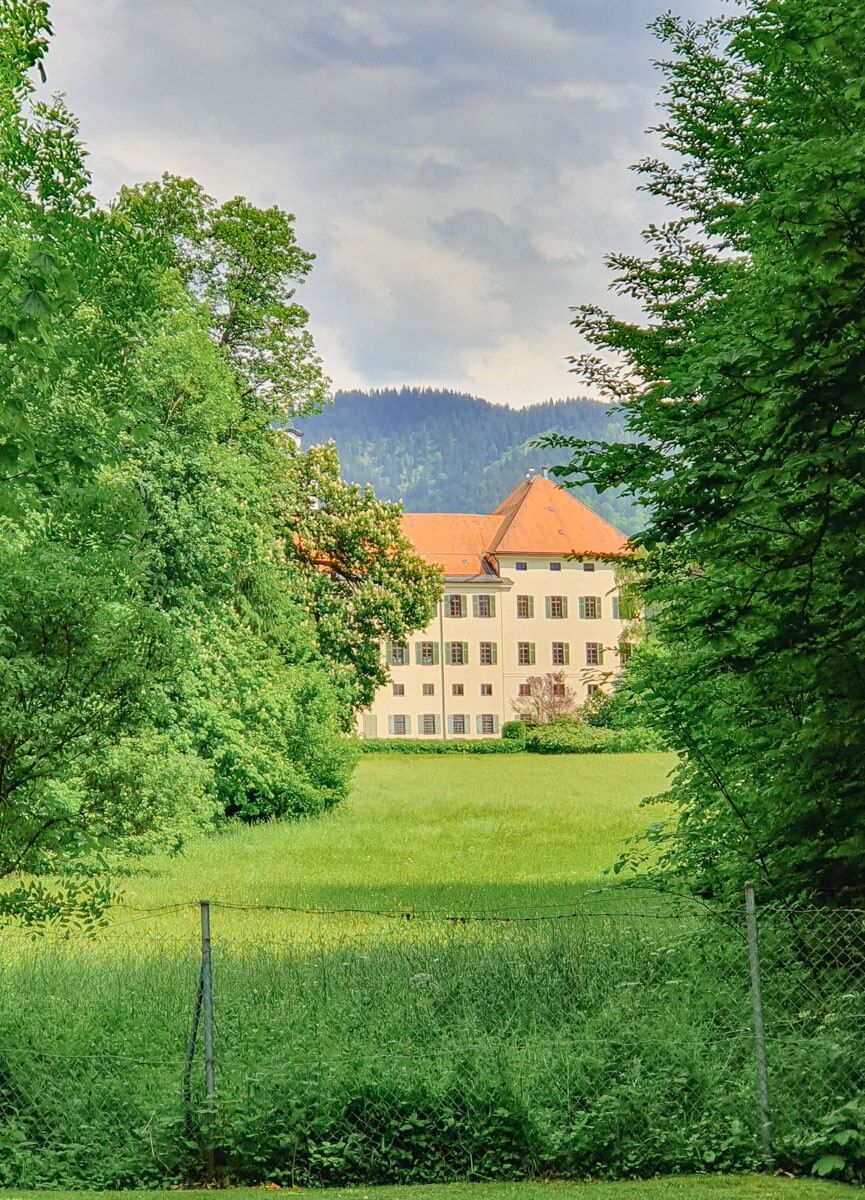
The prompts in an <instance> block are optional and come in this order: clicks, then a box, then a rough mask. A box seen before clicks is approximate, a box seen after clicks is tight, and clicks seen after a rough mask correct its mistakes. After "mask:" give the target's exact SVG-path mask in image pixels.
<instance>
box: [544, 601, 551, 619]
mask: <svg viewBox="0 0 865 1200" xmlns="http://www.w3.org/2000/svg"><path fill="white" fill-rule="evenodd" d="M544 609H545V613H544V615H545V616H546V618H547V620H549V619H550V617H551V616H552V615H553V598H552V596H544Z"/></svg>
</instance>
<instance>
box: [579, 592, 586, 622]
mask: <svg viewBox="0 0 865 1200" xmlns="http://www.w3.org/2000/svg"><path fill="white" fill-rule="evenodd" d="M585 615H586V597H585V596H580V616H581V617H585Z"/></svg>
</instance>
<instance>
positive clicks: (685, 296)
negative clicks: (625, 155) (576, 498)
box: [567, 0, 865, 897]
mask: <svg viewBox="0 0 865 1200" xmlns="http://www.w3.org/2000/svg"><path fill="white" fill-rule="evenodd" d="M656 31H657V33H658V35H659V36H660V37H661V39H662V40H663V42H664V43H665V45H666V47H667V53H668V57H667V61H666V62H664V63H663V64H662V66H661V70H662V71H663V76H664V87H663V91H664V101H665V106H666V119H665V120H664V121H663V123H662V124H661V126H660V131H659V132H660V137H661V140H662V142H663V145H664V147H665V149H666V151H667V154H666V156H662V157H658V158H653V159H648V160H646V161H645V162H643V163H641V164H640V165H639V168H638V169H639V171H640V172H641V174H642V177H643V181H644V182H643V186H644V187H645V188H646V189H647V190H648V191H650V192H651V193H653V194H654V195H657V196H659V197H662V198H663V199H664V200H666V201H667V202H668V203H669V204H671V205H673V206H674V207H675V208H677V209H678V213H677V215H676V216H675V217H674V218H673V219H672V220H671V221H669V222H668V223H667V224H665V225H662V226H652V227H650V228H649V229H648V230H647V231H646V232H645V235H644V237H645V242H646V247H647V250H646V255H645V257H636V256H635V257H631V256H624V255H613V256H611V258H610V260H609V261H610V265H611V267H612V270H613V272H614V274H615V288H616V290H617V291H619V292H620V293H622V294H628V295H631V296H634V297H636V298H637V299H638V300H639V301H640V302H641V304H642V306H643V308H644V311H645V314H646V319H645V323H643V324H633V323H628V322H625V321H622V320H620V319H617V318H616V317H615V316H613V315H611V314H609V313H606V312H602V311H600V310H598V309H595V308H582V309H580V310H578V312H577V316H576V319H575V322H574V324H575V326H576V328H577V329H578V330H579V331H580V332H581V333H582V335H583V336H584V337H585V338H586V339H587V341H588V343H589V346H590V350H589V352H588V353H587V354H585V355H584V356H582V357H580V358H578V359H576V360H575V369H576V370H577V371H578V372H579V373H580V375H581V376H582V378H583V379H584V380H586V381H588V382H589V383H591V384H593V385H595V386H596V387H600V388H601V389H602V390H603V391H604V393H605V394H606V395H608V396H610V397H611V398H613V399H615V400H617V401H618V402H619V403H620V406H621V412H622V415H623V416H624V420H625V422H626V425H627V427H628V429H629V430H630V431H631V432H632V434H633V435H634V440H632V441H630V442H627V443H622V444H620V445H616V446H601V445H597V444H586V443H582V444H571V449H572V451H573V460H572V463H571V465H570V467H569V468H568V470H567V474H568V477H569V478H571V479H590V480H591V481H592V482H593V483H594V484H596V486H598V487H600V488H604V487H608V486H623V487H625V488H626V489H628V490H629V491H631V492H632V493H633V494H635V495H638V496H639V497H641V498H642V501H643V503H644V504H645V505H646V507H647V511H648V513H649V519H648V525H647V528H646V529H645V530H644V532H643V533H642V534H640V535H639V536H638V538H637V541H638V542H639V543H640V544H641V545H642V546H643V547H645V549H646V552H647V553H646V557H645V558H644V559H642V560H641V561H640V563H639V569H640V571H641V575H642V587H643V591H644V595H645V602H646V604H647V607H648V610H649V614H650V628H651V629H652V631H653V636H654V639H655V642H656V645H655V647H654V648H649V647H646V648H645V650H644V651H643V652H641V654H640V655H639V660H640V661H639V663H638V664H637V666H636V670H635V672H634V679H635V681H639V682H640V686H641V687H642V688H643V691H644V693H645V694H646V695H647V696H648V697H650V698H651V701H652V703H651V705H650V711H651V712H652V713H653V714H654V717H653V719H654V720H656V721H657V722H658V724H659V725H660V727H661V728H662V730H663V733H664V736H665V738H666V739H667V740H668V742H669V743H670V744H672V745H674V746H675V747H676V748H677V749H678V751H679V753H680V755H681V761H680V765H679V767H678V770H677V772H676V774H675V777H674V781H673V786H672V790H671V793H670V796H671V797H672V799H673V801H674V802H675V804H676V806H677V810H678V814H679V815H678V819H677V821H676V822H674V823H673V825H672V826H671V827H669V828H667V829H664V830H658V829H656V830H655V832H654V834H653V839H652V840H653V841H654V842H655V843H656V845H655V846H653V847H651V849H653V850H657V849H660V855H661V869H662V870H664V871H667V872H673V873H675V874H677V875H679V876H680V877H681V878H682V879H683V880H685V881H687V883H689V884H690V885H691V886H692V887H695V888H698V889H700V890H702V891H704V892H707V893H714V894H717V893H723V892H726V891H728V890H731V889H732V890H733V891H734V892H738V889H739V887H740V885H741V883H742V881H743V880H744V879H745V878H747V877H749V876H750V877H753V878H754V879H755V880H756V881H757V882H758V884H759V887H760V890H761V892H762V894H763V895H764V896H766V895H782V896H791V895H802V894H806V895H807V894H812V893H815V892H818V891H823V890H826V891H828V892H830V893H831V894H833V895H835V896H840V897H853V896H856V897H861V896H862V894H863V884H862V881H863V879H865V873H863V865H865V767H863V758H862V753H861V747H862V744H863V736H865V728H863V711H865V710H863V703H862V702H863V676H862V661H863V648H865V605H863V592H865V575H863V570H865V568H863V562H865V558H863V554H862V529H863V518H865V488H863V482H862V481H863V477H865V476H863V466H865V436H863V415H865V407H863V396H865V389H863V374H865V349H863V347H865V338H863V333H865V316H863V305H862V289H863V268H865V173H863V163H865V140H863V133H862V130H863V128H865V85H863V78H865V5H863V4H862V3H861V2H860V0H847V2H846V3H844V4H836V3H830V2H829V0H783V2H782V0H749V2H748V3H747V4H746V5H744V6H743V8H742V9H741V10H740V11H738V12H736V13H735V14H734V15H732V16H730V17H727V18H724V19H718V20H712V21H709V22H707V23H703V24H695V23H692V22H684V21H679V20H677V19H675V18H673V17H672V16H666V17H664V18H662V19H660V20H659V21H658V22H657V23H656ZM639 860H640V853H639V852H637V851H635V855H634V857H633V859H632V861H639Z"/></svg>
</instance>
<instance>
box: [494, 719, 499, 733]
mask: <svg viewBox="0 0 865 1200" xmlns="http://www.w3.org/2000/svg"><path fill="white" fill-rule="evenodd" d="M498 731H499V719H498V717H497V716H493V733H498Z"/></svg>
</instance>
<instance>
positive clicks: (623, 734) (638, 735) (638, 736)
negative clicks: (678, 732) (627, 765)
mask: <svg viewBox="0 0 865 1200" xmlns="http://www.w3.org/2000/svg"><path fill="white" fill-rule="evenodd" d="M594 732H595V733H601V732H603V733H609V734H610V735H611V736H610V738H609V740H608V742H607V744H606V746H605V747H604V750H605V752H606V753H607V754H636V753H641V752H645V751H651V750H655V751H657V750H666V749H667V747H666V746H665V744H664V739H663V738H662V737H661V735H660V733H658V731H657V730H656V729H650V728H649V727H648V726H647V725H634V726H633V727H631V728H630V729H609V730H607V729H604V730H600V729H596V730H594Z"/></svg>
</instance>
